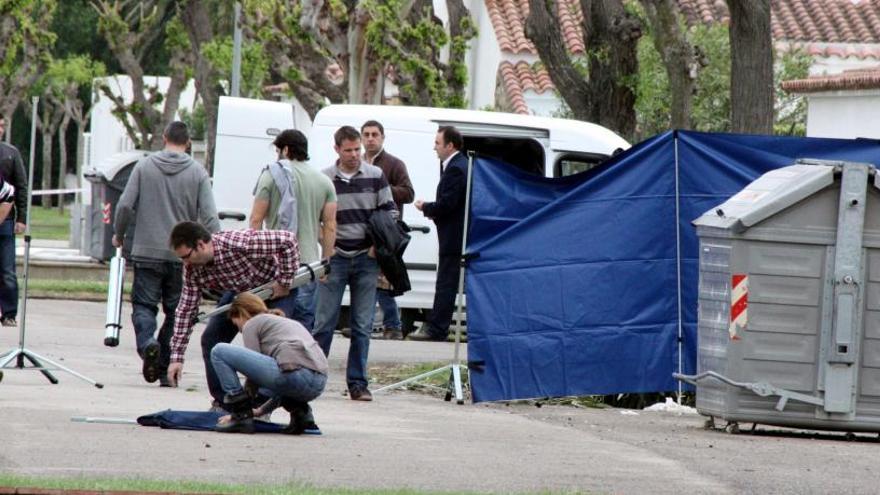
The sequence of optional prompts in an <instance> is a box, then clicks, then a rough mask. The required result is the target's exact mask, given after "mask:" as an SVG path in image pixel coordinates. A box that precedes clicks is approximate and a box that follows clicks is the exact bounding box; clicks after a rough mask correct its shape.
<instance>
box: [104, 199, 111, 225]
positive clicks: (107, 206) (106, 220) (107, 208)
mask: <svg viewBox="0 0 880 495" xmlns="http://www.w3.org/2000/svg"><path fill="white" fill-rule="evenodd" d="M101 216H102V217H103V218H102V220H103V221H104V223H106V224H109V223H112V222H111V220H110V203H104V205H103V208H101Z"/></svg>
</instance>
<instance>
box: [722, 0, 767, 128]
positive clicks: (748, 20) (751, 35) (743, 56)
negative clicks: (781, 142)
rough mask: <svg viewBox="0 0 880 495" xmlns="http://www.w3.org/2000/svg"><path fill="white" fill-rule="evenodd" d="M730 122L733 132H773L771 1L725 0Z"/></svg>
mask: <svg viewBox="0 0 880 495" xmlns="http://www.w3.org/2000/svg"><path fill="white" fill-rule="evenodd" d="M727 5H728V7H729V9H730V125H731V130H732V131H733V132H744V133H755V134H772V133H773V40H772V36H771V33H770V0H728V1H727Z"/></svg>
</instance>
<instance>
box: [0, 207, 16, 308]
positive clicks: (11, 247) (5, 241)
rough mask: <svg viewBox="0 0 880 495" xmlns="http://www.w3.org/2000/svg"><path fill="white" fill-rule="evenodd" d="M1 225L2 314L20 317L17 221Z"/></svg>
mask: <svg viewBox="0 0 880 495" xmlns="http://www.w3.org/2000/svg"><path fill="white" fill-rule="evenodd" d="M13 216H14V215H10V216H9V217H8V218H7V219H6V220H4V221H3V223H0V312H2V314H3V317H4V318H15V317H16V316H18V279H17V278H16V277H15V219H14V218H12V217H13Z"/></svg>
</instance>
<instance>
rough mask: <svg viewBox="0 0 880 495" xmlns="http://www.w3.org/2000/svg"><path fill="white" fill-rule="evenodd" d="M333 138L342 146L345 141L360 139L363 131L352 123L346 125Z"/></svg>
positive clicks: (337, 144)
mask: <svg viewBox="0 0 880 495" xmlns="http://www.w3.org/2000/svg"><path fill="white" fill-rule="evenodd" d="M333 140H334V141H335V142H336V146H342V142H343V141H360V140H361V133H360V132H358V130H357V129H355V128H354V127H352V126H350V125H344V126H342V127H340V128H339V129H337V130H336V132H335V133H334V134H333Z"/></svg>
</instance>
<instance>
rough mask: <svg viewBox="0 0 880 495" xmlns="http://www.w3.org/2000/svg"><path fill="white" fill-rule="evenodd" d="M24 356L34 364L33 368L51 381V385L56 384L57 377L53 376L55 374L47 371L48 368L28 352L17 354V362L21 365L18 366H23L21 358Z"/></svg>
mask: <svg viewBox="0 0 880 495" xmlns="http://www.w3.org/2000/svg"><path fill="white" fill-rule="evenodd" d="M25 357H26V358H27V360H28V361H30V362H31V364H33V365H34V368H35V369H38V370H40V373H42V374H43V376H45V377H46V379H47V380H49V381H50V382H51V383H52V385H58V379H57V378H55V375H53V374H52V373H51V372H49V370H47V369H46V367H45V366H44V365H43V363H41V362H40V360H39V359H36V358H35V357H34V356H31V355H30V354H26V353H21V354H20V355H19V356H18V360H19V362H21V363H22V366H19V368H24V366H23V364H24V362H23V360H22V358H25Z"/></svg>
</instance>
